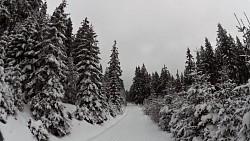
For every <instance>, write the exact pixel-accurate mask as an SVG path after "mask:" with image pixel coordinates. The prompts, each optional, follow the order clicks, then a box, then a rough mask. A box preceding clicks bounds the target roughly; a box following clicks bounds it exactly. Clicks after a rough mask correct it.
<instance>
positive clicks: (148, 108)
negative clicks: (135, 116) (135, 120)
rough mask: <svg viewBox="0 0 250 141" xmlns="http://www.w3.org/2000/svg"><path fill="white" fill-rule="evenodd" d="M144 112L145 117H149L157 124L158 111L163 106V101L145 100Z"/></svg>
mask: <svg viewBox="0 0 250 141" xmlns="http://www.w3.org/2000/svg"><path fill="white" fill-rule="evenodd" d="M144 105H145V106H144V112H145V114H146V115H149V116H150V118H151V119H152V120H153V121H154V122H156V123H158V122H159V119H160V114H159V113H160V110H161V107H162V106H163V105H164V104H163V100H162V99H160V98H157V99H155V98H149V99H147V100H145V102H144Z"/></svg>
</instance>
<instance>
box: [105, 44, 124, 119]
mask: <svg viewBox="0 0 250 141" xmlns="http://www.w3.org/2000/svg"><path fill="white" fill-rule="evenodd" d="M111 51H112V53H111V56H110V61H109V62H108V63H109V67H108V77H109V94H108V95H109V96H108V98H109V99H108V101H109V104H111V106H110V108H111V109H110V114H111V115H112V116H116V115H117V114H122V113H123V106H124V104H125V97H124V95H123V94H124V93H121V90H122V89H124V88H123V81H122V80H121V78H120V77H121V75H122V70H121V67H120V62H119V57H118V55H119V53H118V49H117V47H116V41H115V42H114V45H113V48H112V50H111Z"/></svg>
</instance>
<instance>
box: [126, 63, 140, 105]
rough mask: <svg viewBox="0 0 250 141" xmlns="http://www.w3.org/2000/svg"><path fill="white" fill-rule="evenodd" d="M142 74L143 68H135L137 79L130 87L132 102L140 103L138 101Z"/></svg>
mask: <svg viewBox="0 0 250 141" xmlns="http://www.w3.org/2000/svg"><path fill="white" fill-rule="evenodd" d="M140 72H141V68H140V67H139V66H138V67H136V68H135V77H134V78H133V83H132V85H131V87H130V90H129V93H130V95H131V98H130V99H131V101H133V102H135V103H138V102H137V101H138V99H140V97H139V94H140V91H141V88H140V86H141V81H140Z"/></svg>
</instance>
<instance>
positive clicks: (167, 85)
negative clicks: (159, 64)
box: [127, 24, 250, 141]
mask: <svg viewBox="0 0 250 141" xmlns="http://www.w3.org/2000/svg"><path fill="white" fill-rule="evenodd" d="M238 28H239V31H240V32H242V33H243V39H244V40H243V42H242V41H241V40H240V39H239V38H238V37H236V38H233V37H232V36H231V35H230V34H229V33H227V31H226V30H225V29H224V28H223V27H222V25H221V24H218V31H217V38H216V46H214V47H213V46H212V45H211V43H210V41H209V40H208V39H207V38H205V44H204V45H202V46H201V47H200V48H199V49H197V50H196V51H195V53H196V58H194V55H192V52H191V51H190V49H189V48H187V53H186V62H185V70H184V71H183V72H184V73H180V72H179V71H178V70H177V73H176V75H175V76H173V75H172V74H170V72H169V71H168V69H167V67H166V66H164V67H163V68H162V70H161V73H160V74H158V72H153V73H152V74H150V73H148V72H147V69H146V67H145V65H144V64H143V66H142V67H139V66H138V67H136V70H135V77H134V78H133V84H132V86H131V87H130V90H129V92H128V94H127V95H128V96H127V100H128V101H130V102H135V103H137V104H143V105H144V111H145V113H146V114H147V115H149V116H150V117H151V119H152V120H154V121H155V122H156V123H157V124H158V125H159V127H160V128H162V129H163V130H165V131H168V132H171V133H173V135H174V137H175V138H176V140H178V141H179V140H180V141H184V140H185V141H192V140H195V139H197V140H204V141H231V140H240V141H249V140H250V81H249V78H250V64H249V56H250V48H249V47H250V44H249V43H250V42H249V41H250V28H249V26H248V27H245V26H244V25H242V24H240V25H239V27H238Z"/></svg>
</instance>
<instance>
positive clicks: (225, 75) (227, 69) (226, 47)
mask: <svg viewBox="0 0 250 141" xmlns="http://www.w3.org/2000/svg"><path fill="white" fill-rule="evenodd" d="M217 32H218V33H217V44H216V46H217V48H216V50H215V57H216V62H218V65H217V67H218V70H219V74H220V82H225V81H227V80H228V79H229V80H230V81H233V82H235V83H238V84H239V80H238V78H239V77H238V76H239V71H238V68H239V66H238V60H237V48H236V45H235V41H234V39H233V38H232V37H231V35H228V34H227V31H226V30H225V29H224V28H223V27H222V26H221V24H218V31H217Z"/></svg>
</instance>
